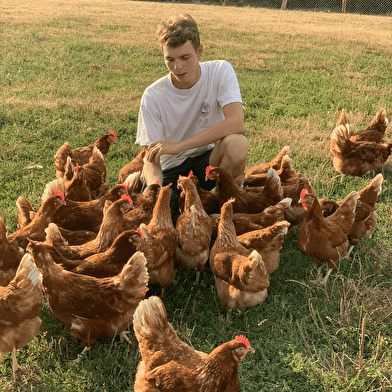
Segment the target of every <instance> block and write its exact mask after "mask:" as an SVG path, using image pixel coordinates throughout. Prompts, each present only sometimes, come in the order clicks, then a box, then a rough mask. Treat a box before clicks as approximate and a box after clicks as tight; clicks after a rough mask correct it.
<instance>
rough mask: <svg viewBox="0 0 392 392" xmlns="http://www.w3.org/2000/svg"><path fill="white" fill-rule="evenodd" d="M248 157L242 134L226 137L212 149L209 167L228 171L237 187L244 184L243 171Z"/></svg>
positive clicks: (244, 138) (246, 142)
mask: <svg viewBox="0 0 392 392" xmlns="http://www.w3.org/2000/svg"><path fill="white" fill-rule="evenodd" d="M247 156H248V141H247V140H246V137H245V136H244V135H242V134H233V135H228V136H226V137H225V138H223V139H222V140H221V141H220V142H219V143H218V144H217V145H216V147H215V148H214V150H213V151H212V154H211V156H210V165H211V166H213V167H217V166H219V167H223V168H224V169H226V170H228V171H229V172H230V173H231V174H232V176H233V178H234V179H235V182H236V183H237V185H238V186H241V185H242V184H243V182H244V171H245V165H246V159H247Z"/></svg>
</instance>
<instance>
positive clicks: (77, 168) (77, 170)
mask: <svg viewBox="0 0 392 392" xmlns="http://www.w3.org/2000/svg"><path fill="white" fill-rule="evenodd" d="M76 173H79V163H77V164H76Z"/></svg>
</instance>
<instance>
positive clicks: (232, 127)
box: [143, 102, 244, 184]
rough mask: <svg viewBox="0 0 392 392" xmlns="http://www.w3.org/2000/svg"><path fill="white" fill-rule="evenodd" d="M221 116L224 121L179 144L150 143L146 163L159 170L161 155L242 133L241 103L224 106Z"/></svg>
mask: <svg viewBox="0 0 392 392" xmlns="http://www.w3.org/2000/svg"><path fill="white" fill-rule="evenodd" d="M223 114H224V116H225V118H224V120H222V121H220V122H219V123H217V124H215V125H213V126H211V127H209V128H207V129H206V130H205V131H203V132H201V133H199V134H198V135H194V136H191V137H190V138H188V139H185V140H182V141H181V142H178V143H170V142H166V141H160V142H155V143H151V144H150V146H149V148H148V151H147V154H146V162H154V163H155V165H156V166H158V167H159V168H160V164H159V161H160V160H159V159H160V157H161V155H162V154H169V155H177V154H179V153H180V152H182V151H185V150H189V149H192V148H196V147H200V146H204V145H206V144H210V143H215V142H217V141H219V140H221V139H223V138H224V137H225V136H228V135H231V134H238V133H243V132H244V109H243V106H242V103H241V102H233V103H229V104H227V105H225V106H224V107H223ZM156 170H157V169H156V168H154V170H149V172H150V171H151V172H155V171H156ZM143 173H144V169H143ZM143 175H144V174H143ZM147 184H148V182H147Z"/></svg>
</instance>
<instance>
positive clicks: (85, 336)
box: [27, 241, 148, 362]
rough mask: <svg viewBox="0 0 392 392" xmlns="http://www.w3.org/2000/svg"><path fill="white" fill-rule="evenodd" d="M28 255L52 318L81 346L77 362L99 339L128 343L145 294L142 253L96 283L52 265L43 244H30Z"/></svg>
mask: <svg viewBox="0 0 392 392" xmlns="http://www.w3.org/2000/svg"><path fill="white" fill-rule="evenodd" d="M27 252H29V253H30V254H31V255H32V257H33V259H34V262H35V264H36V265H37V267H38V269H39V270H40V272H41V273H42V276H43V280H42V284H43V288H44V292H45V296H46V299H47V301H48V303H49V306H50V309H51V311H52V313H53V316H54V317H55V318H56V319H57V320H58V321H59V322H60V323H61V324H63V325H64V326H65V327H66V328H67V329H68V330H69V333H70V334H71V335H72V336H73V337H75V338H77V339H79V340H81V341H82V343H83V346H84V349H83V352H82V354H81V355H80V356H78V360H77V362H80V360H81V358H82V355H83V354H84V353H85V352H86V351H87V350H88V349H89V348H90V347H91V346H93V345H94V344H95V342H96V340H97V339H98V338H108V337H113V336H115V335H119V336H120V338H121V339H122V340H123V339H125V340H127V341H128V342H129V339H128V337H127V336H126V333H127V332H126V330H127V328H128V326H129V325H130V324H132V321H133V314H134V312H135V310H136V307H137V305H138V303H139V302H140V301H141V300H142V299H143V298H144V297H145V295H146V292H147V290H148V289H147V283H148V272H147V268H146V258H145V257H144V255H143V253H141V252H136V253H135V254H134V255H133V256H132V257H131V258H130V259H129V260H128V262H127V264H126V265H125V266H124V267H123V269H122V270H121V272H120V273H119V274H118V275H116V276H114V277H109V278H101V279H98V278H94V277H92V276H87V275H81V274H76V273H74V272H70V271H66V270H64V269H63V268H62V267H61V266H60V265H59V264H56V263H55V262H54V261H53V259H52V257H51V255H50V253H49V252H48V250H47V249H46V247H45V245H44V244H40V243H38V242H35V241H34V242H31V243H29V245H28V247H27Z"/></svg>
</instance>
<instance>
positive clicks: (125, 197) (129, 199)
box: [121, 195, 133, 204]
mask: <svg viewBox="0 0 392 392" xmlns="http://www.w3.org/2000/svg"><path fill="white" fill-rule="evenodd" d="M121 199H125V200H128V201H129V202H130V203H131V204H132V203H133V201H132V199H131V198H130V196H129V195H121Z"/></svg>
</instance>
